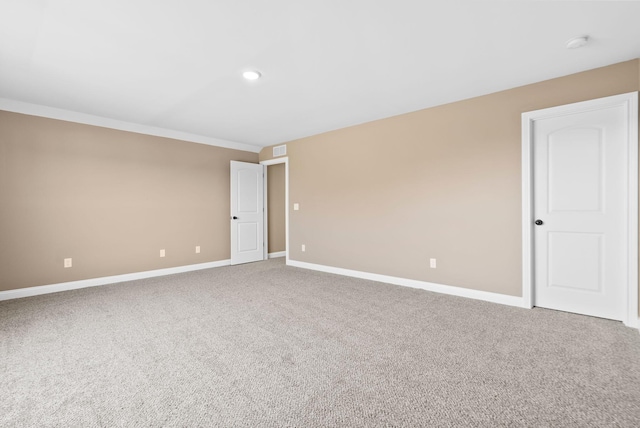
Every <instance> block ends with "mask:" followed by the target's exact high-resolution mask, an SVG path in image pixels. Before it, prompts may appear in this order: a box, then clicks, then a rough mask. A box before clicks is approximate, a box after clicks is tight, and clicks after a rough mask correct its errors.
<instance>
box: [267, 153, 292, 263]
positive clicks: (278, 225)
mask: <svg viewBox="0 0 640 428" xmlns="http://www.w3.org/2000/svg"><path fill="white" fill-rule="evenodd" d="M284 172H285V170H284V164H283V163H279V164H275V165H270V166H268V167H267V194H268V204H267V208H268V213H267V218H268V219H269V225H268V227H269V231H268V234H269V253H277V252H280V251H284V250H285V249H286V248H287V247H286V245H287V244H286V242H285V200H284V194H285V184H284Z"/></svg>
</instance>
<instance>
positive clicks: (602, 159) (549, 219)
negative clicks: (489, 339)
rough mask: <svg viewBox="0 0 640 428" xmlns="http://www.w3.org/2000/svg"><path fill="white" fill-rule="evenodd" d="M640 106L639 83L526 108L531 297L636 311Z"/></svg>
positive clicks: (572, 307)
mask: <svg viewBox="0 0 640 428" xmlns="http://www.w3.org/2000/svg"><path fill="white" fill-rule="evenodd" d="M636 106H637V94H635V93H633V94H628V95H624V96H615V97H608V98H603V99H599V100H593V101H588V102H582V103H577V104H572V105H567V106H561V107H554V108H550V109H545V110H539V111H536V112H531V113H527V114H525V115H524V116H523V119H524V124H525V128H528V130H526V132H527V134H525V136H526V137H527V141H528V143H529V145H530V147H527V146H526V145H525V147H524V150H525V154H526V151H528V150H530V153H531V155H532V162H531V166H532V176H533V180H532V184H533V186H532V187H533V194H532V196H533V197H532V202H533V207H532V210H531V214H533V215H532V216H531V217H532V218H531V217H530V218H529V220H528V221H530V223H529V225H527V224H526V223H525V228H527V229H528V228H531V229H533V230H532V231H531V232H532V234H531V238H532V243H533V290H532V291H533V301H532V303H533V305H535V306H541V307H545V308H550V309H556V310H562V311H568V312H575V313H579V314H584V315H591V316H596V317H602V318H609V319H613V320H621V321H625V322H626V323H627V324H628V325H633V322H634V318H635V319H636V320H637V260H638V259H637V222H638V217H637V197H638V193H637V180H638V175H637V144H638V140H637V117H638V116H637V110H636ZM523 129H524V128H523ZM525 167H526V164H525ZM525 214H526V213H525ZM525 237H526V236H525ZM527 269H528V267H527V265H526V260H525V271H526V270H527Z"/></svg>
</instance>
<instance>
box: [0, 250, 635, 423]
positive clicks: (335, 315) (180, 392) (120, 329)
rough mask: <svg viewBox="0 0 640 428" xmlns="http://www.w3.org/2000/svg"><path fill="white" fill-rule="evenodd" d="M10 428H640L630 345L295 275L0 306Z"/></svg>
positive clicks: (466, 303) (158, 283)
mask: <svg viewBox="0 0 640 428" xmlns="http://www.w3.org/2000/svg"><path fill="white" fill-rule="evenodd" d="M0 426H2V427H161V426H167V427H209V426H214V427H365V426H366V427H377V426H386V427H395V426H406V427H423V426H434V427H435V426H437V427H439V426H487V427H489V426H491V427H493V426H532V427H533V426H541V427H542V426H544V427H548V426H558V427H566V426H576V427H578V426H579V427H583V426H584V427H586V426H594V427H609V426H612V427H613V426H620V427H638V426H640V334H638V331H637V330H633V329H630V328H627V327H624V326H623V325H622V324H621V323H619V322H613V321H607V320H602V319H597V318H590V317H584V316H579V315H573V314H567V313H562V312H555V311H548V310H543V309H533V310H525V309H519V308H512V307H507V306H501V305H496V304H492V303H487V302H480V301H474V300H469V299H464V298H457V297H451V296H445V295H439V294H435V293H429V292H426V291H422V290H416V289H411V288H404V287H398V286H394V285H388V284H382V283H376V282H370V281H365V280H359V279H353V278H346V277H340V276H336V275H330V274H324V273H318V272H312V271H306V270H302V269H297V268H292V267H287V266H285V265H284V263H283V260H282V259H276V260H270V261H267V262H260V263H253V264H248V265H242V266H233V267H224V268H217V269H210V270H203V271H197V272H190V273H185V274H179V275H172V276H166V277H161V278H151V279H147V280H140V281H132V282H127V283H121V284H113V285H108V286H102V287H96V288H87V289H82V290H75V291H69V292H63V293H57V294H50V295H45V296H37V297H30V298H25V299H20V300H12V301H5V302H0Z"/></svg>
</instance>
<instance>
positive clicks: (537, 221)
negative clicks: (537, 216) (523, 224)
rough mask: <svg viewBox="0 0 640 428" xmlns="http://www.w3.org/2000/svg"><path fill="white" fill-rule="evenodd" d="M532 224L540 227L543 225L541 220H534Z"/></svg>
mask: <svg viewBox="0 0 640 428" xmlns="http://www.w3.org/2000/svg"><path fill="white" fill-rule="evenodd" d="M534 223H535V224H537V225H538V226H541V225H543V224H544V221H542V220H536V221H535V222H534Z"/></svg>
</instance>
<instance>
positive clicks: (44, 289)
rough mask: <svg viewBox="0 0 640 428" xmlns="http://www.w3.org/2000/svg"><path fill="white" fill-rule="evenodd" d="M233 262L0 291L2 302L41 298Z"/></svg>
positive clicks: (187, 266)
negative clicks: (33, 297) (52, 294)
mask: <svg viewBox="0 0 640 428" xmlns="http://www.w3.org/2000/svg"><path fill="white" fill-rule="evenodd" d="M230 264H231V260H220V261H217V262H208V263H198V264H195V265H186V266H176V267H171V268H166V269H157V270H149V271H144V272H135V273H126V274H123V275H114V276H104V277H101V278H92V279H82V280H79V281H71V282H62V283H59V284H51V285H40V286H37V287H28V288H19V289H17V290H7V291H0V301H2V300H11V299H20V298H23V297H31V296H39V295H41V294H49V293H58V292H60V291H68V290H76V289H78V288H87V287H97V286H100V285H106V284H115V283H118V282H125V281H134V280H136V279H145V278H153V277H156V276H164V275H173V274H176V273H183V272H191V271H194V270H201V269H211V268H216V267H222V266H229V265H230Z"/></svg>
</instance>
